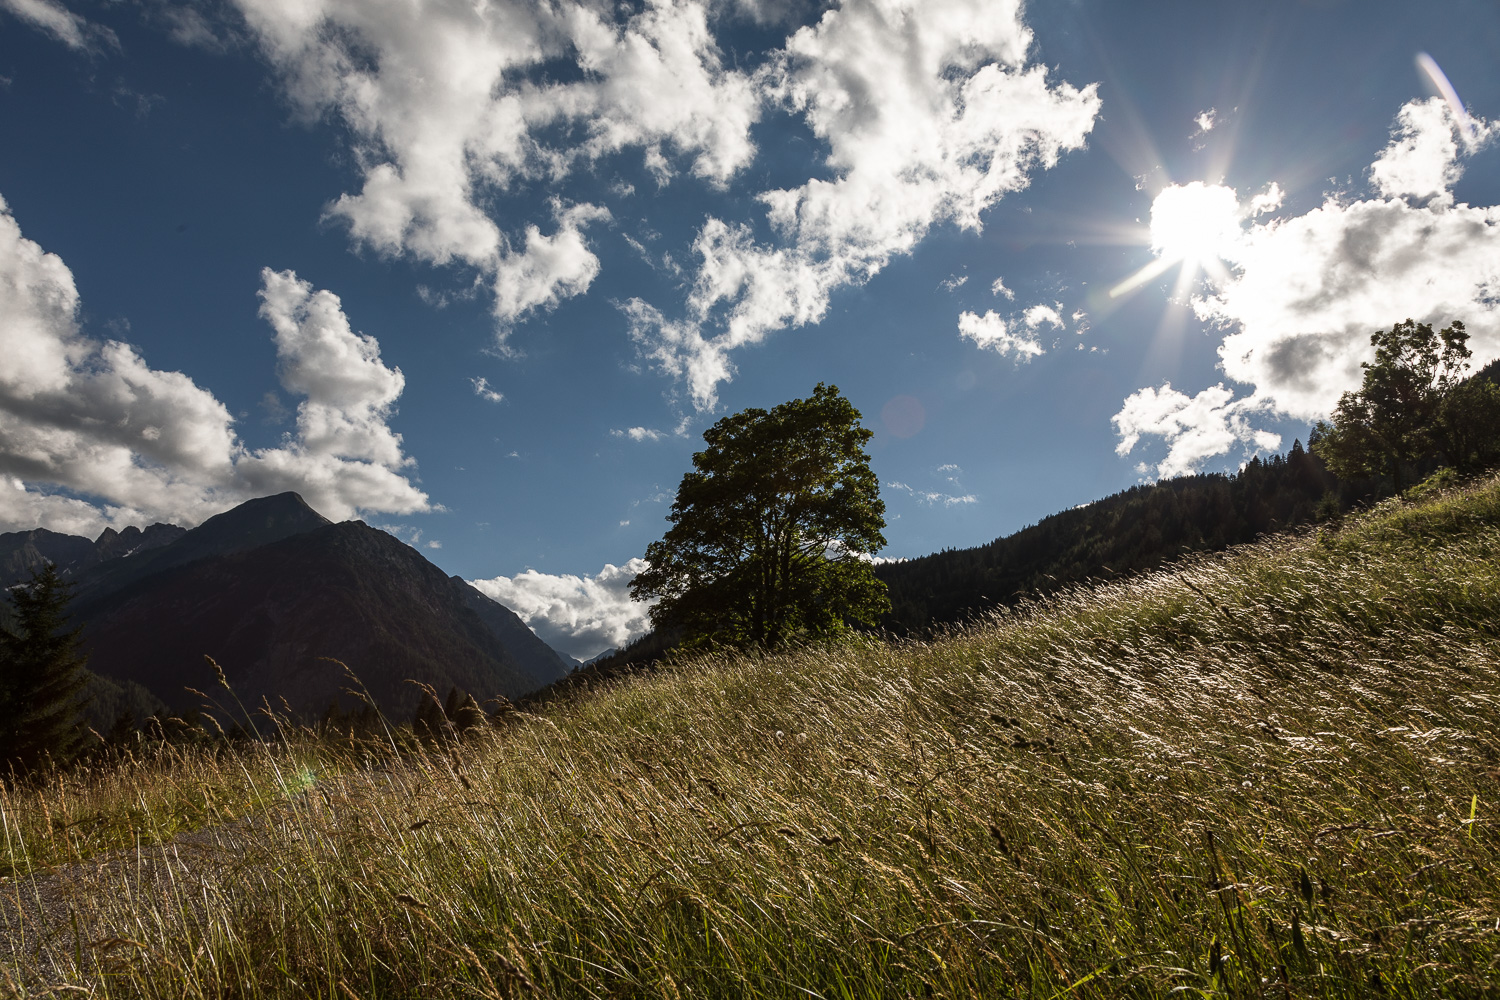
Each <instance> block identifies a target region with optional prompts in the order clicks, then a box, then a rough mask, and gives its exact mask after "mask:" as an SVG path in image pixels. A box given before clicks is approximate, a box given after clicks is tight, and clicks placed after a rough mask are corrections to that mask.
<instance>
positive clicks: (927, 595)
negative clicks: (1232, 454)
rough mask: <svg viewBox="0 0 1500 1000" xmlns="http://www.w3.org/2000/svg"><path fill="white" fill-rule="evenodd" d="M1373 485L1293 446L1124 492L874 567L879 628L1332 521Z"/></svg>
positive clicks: (930, 620) (933, 623)
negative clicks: (885, 597)
mask: <svg viewBox="0 0 1500 1000" xmlns="http://www.w3.org/2000/svg"><path fill="white" fill-rule="evenodd" d="M1378 486H1379V483H1378V482H1377V481H1376V480H1355V481H1345V480H1341V479H1339V478H1338V477H1337V476H1335V475H1334V474H1333V473H1332V472H1330V471H1329V470H1328V468H1327V466H1325V465H1324V463H1323V461H1322V459H1320V458H1318V456H1317V455H1315V454H1313V453H1312V452H1311V451H1309V450H1307V449H1305V448H1303V447H1302V442H1301V441H1297V442H1295V443H1294V444H1293V445H1292V448H1291V450H1290V451H1289V452H1288V453H1287V454H1286V455H1284V456H1283V455H1277V456H1274V457H1272V458H1268V459H1262V458H1260V457H1258V456H1257V457H1256V458H1253V459H1251V460H1250V462H1249V463H1248V464H1247V465H1246V466H1245V467H1244V468H1243V469H1242V470H1241V471H1240V472H1238V473H1235V474H1232V475H1223V474H1217V473H1215V474H1206V475H1194V476H1180V477H1178V478H1176V479H1166V480H1162V481H1160V482H1157V483H1151V484H1146V485H1141V486H1133V487H1131V488H1130V489H1128V490H1125V491H1123V492H1121V493H1116V494H1114V495H1113V496H1109V497H1105V498H1104V499H1102V500H1097V501H1095V502H1094V503H1090V504H1085V505H1083V506H1081V507H1077V508H1074V509H1072V510H1065V511H1062V512H1060V513H1057V514H1053V515H1051V516H1050V517H1046V518H1043V519H1042V520H1041V521H1039V522H1037V523H1036V524H1034V525H1031V526H1030V527H1027V528H1023V529H1022V530H1020V531H1018V532H1016V533H1015V534H1013V535H1007V536H1006V537H1004V538H997V539H995V540H994V541H993V542H990V543H989V544H987V545H980V546H976V547H974V548H971V549H945V550H944V551H942V552H935V553H933V554H932V555H929V556H923V557H921V558H919V559H911V560H907V561H905V562H899V563H886V564H884V565H882V566H880V567H879V568H878V569H877V570H876V574H877V575H878V576H879V577H880V579H881V580H883V581H884V582H885V584H886V586H887V588H889V591H890V598H891V611H890V613H889V614H888V615H887V616H886V618H885V620H884V621H883V623H882V624H883V625H884V627H885V628H886V629H887V630H889V631H890V632H892V633H894V634H896V635H911V634H921V633H925V632H927V631H929V630H931V629H932V628H934V627H937V626H942V625H946V624H951V623H954V622H961V621H964V620H965V619H968V618H971V617H973V616H974V615H975V614H978V613H981V612H983V611H985V610H987V609H990V608H993V607H995V606H996V605H1000V604H1013V603H1015V602H1016V601H1017V600H1019V599H1021V598H1022V597H1026V596H1031V595H1036V594H1045V593H1049V592H1053V591H1056V590H1058V589H1060V588H1062V587H1065V586H1068V585H1069V584H1074V583H1079V582H1082V581H1084V580H1087V579H1091V578H1098V577H1113V576H1118V575H1120V574H1128V573H1138V572H1141V571H1144V570H1150V569H1155V568H1156V567H1158V566H1160V565H1162V564H1163V563H1165V562H1167V561H1169V560H1171V559H1173V558H1175V557H1177V556H1179V555H1182V554H1183V553H1186V552H1213V551H1218V550H1220V549H1225V548H1228V547H1229V546H1231V545H1238V544H1240V543H1242V542H1249V541H1253V540H1255V539H1256V538H1257V537H1259V536H1260V535H1264V534H1268V533H1271V532H1276V531H1282V530H1285V529H1287V528H1292V527H1296V526H1298V525H1304V524H1311V523H1313V522H1315V521H1317V520H1319V519H1326V518H1330V517H1333V516H1336V515H1337V514H1338V512H1339V511H1341V510H1346V509H1348V508H1349V507H1350V506H1352V505H1355V504H1359V503H1362V502H1364V501H1366V500H1368V499H1370V498H1372V497H1373V496H1374V495H1375V491H1376V489H1377V488H1378Z"/></svg>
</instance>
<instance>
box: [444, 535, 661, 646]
mask: <svg viewBox="0 0 1500 1000" xmlns="http://www.w3.org/2000/svg"><path fill="white" fill-rule="evenodd" d="M646 566H647V563H646V560H644V559H639V558H637V559H631V560H630V561H629V562H627V563H625V565H623V566H615V565H613V564H611V563H605V565H604V568H603V569H602V570H600V571H599V572H598V573H596V574H595V575H593V576H573V575H569V574H563V575H554V574H550V573H538V572H537V571H536V570H530V569H528V570H526V571H525V572H522V573H517V574H516V575H515V576H512V577H508V576H497V577H493V578H491V579H488V580H473V581H471V582H472V583H473V584H474V586H475V587H476V588H478V589H479V590H480V591H481V592H482V593H484V594H485V595H487V596H489V597H491V598H493V599H495V600H496V601H499V602H500V603H501V604H503V605H505V606H506V607H508V608H510V609H511V610H512V611H514V612H515V613H516V614H517V615H519V616H520V617H521V620H522V621H524V622H525V623H526V624H527V625H530V626H531V628H532V630H533V631H535V632H536V634H537V635H539V636H540V637H541V638H542V641H543V642H545V643H547V644H548V645H549V646H551V647H552V648H554V649H557V650H561V651H562V652H564V653H567V654H568V655H569V656H572V657H575V658H577V659H580V660H587V659H591V658H593V657H595V656H597V655H599V654H600V653H602V652H604V651H605V650H607V649H609V648H610V647H612V646H624V645H625V644H626V643H629V642H632V641H633V640H635V639H638V638H640V637H641V636H643V635H645V634H646V633H647V632H649V631H650V630H651V621H650V618H649V617H648V615H649V612H650V608H651V605H650V604H642V603H640V602H637V601H633V600H631V598H630V581H631V580H633V579H635V577H636V575H637V574H638V573H640V572H642V571H643V570H645V569H646ZM653 603H654V602H653Z"/></svg>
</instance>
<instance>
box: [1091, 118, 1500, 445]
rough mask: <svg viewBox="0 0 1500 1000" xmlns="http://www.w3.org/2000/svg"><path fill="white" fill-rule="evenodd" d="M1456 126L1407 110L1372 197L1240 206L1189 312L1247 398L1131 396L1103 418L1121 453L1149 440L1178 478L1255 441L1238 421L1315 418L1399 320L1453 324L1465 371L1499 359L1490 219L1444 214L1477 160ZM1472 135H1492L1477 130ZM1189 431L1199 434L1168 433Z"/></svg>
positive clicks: (1456, 211)
mask: <svg viewBox="0 0 1500 1000" xmlns="http://www.w3.org/2000/svg"><path fill="white" fill-rule="evenodd" d="M1463 127H1464V123H1462V122H1460V121H1459V120H1458V119H1457V117H1456V116H1455V114H1454V112H1453V111H1452V109H1451V108H1450V107H1449V105H1448V104H1447V103H1446V102H1444V101H1443V100H1441V99H1433V100H1427V101H1413V102H1410V103H1408V104H1407V105H1406V106H1405V107H1403V108H1402V109H1401V113H1400V114H1399V115H1398V117H1397V120H1396V127H1395V129H1394V130H1393V133H1392V139H1391V142H1390V144H1389V145H1388V146H1387V147H1386V148H1385V149H1384V150H1382V151H1381V152H1380V154H1379V156H1378V157H1377V158H1376V160H1375V163H1374V166H1372V168H1371V183H1372V186H1373V188H1374V194H1373V196H1371V197H1366V198H1362V199H1349V198H1346V197H1339V196H1332V197H1329V198H1328V199H1327V200H1326V201H1325V202H1324V203H1323V204H1322V205H1321V206H1319V207H1318V208H1315V209H1313V210H1311V211H1309V212H1307V213H1305V214H1303V215H1299V216H1294V217H1291V218H1276V217H1274V216H1273V217H1271V218H1268V219H1267V220H1266V221H1254V218H1253V216H1254V215H1255V213H1257V212H1258V211H1261V212H1264V211H1266V206H1267V205H1268V204H1269V203H1270V202H1268V201H1266V200H1264V199H1266V198H1269V199H1271V201H1274V202H1275V203H1278V204H1279V201H1280V190H1279V188H1275V187H1274V186H1273V188H1272V189H1271V190H1270V191H1268V192H1267V195H1265V196H1262V199H1263V200H1260V201H1257V200H1256V199H1251V200H1250V202H1249V203H1248V204H1247V205H1245V206H1242V207H1241V208H1240V209H1239V212H1240V218H1241V219H1242V222H1241V223H1240V225H1239V227H1238V228H1237V229H1236V231H1235V233H1234V234H1233V238H1232V239H1225V240H1224V241H1223V242H1222V243H1220V244H1219V246H1218V247H1217V248H1216V251H1217V253H1218V254H1220V255H1221V256H1223V257H1224V258H1225V259H1226V260H1227V261H1228V262H1229V264H1230V265H1231V269H1230V270H1229V271H1228V272H1226V273H1224V274H1223V275H1222V276H1221V277H1219V278H1218V279H1217V280H1216V281H1214V282H1213V283H1211V285H1210V286H1209V287H1208V288H1207V289H1206V290H1205V292H1204V293H1203V294H1201V295H1199V296H1197V297H1195V298H1194V299H1193V302H1192V304H1193V308H1194V309H1195V311H1196V312H1197V314H1198V316H1200V317H1201V318H1202V319H1204V320H1207V321H1209V322H1211V323H1213V324H1215V325H1216V326H1218V327H1219V328H1220V329H1222V330H1223V331H1224V339H1223V342H1222V343H1221V344H1220V347H1219V358H1220V368H1221V369H1222V370H1223V372H1224V374H1225V375H1226V376H1228V378H1229V379H1231V380H1233V381H1234V382H1238V383H1241V384H1243V385H1245V386H1248V387H1249V390H1250V391H1249V394H1248V395H1246V396H1244V397H1242V398H1241V399H1240V400H1238V401H1234V402H1230V401H1229V397H1228V396H1224V397H1223V398H1222V399H1221V398H1220V389H1222V387H1219V389H1210V390H1205V391H1204V393H1200V394H1199V396H1198V397H1194V398H1195V400H1198V401H1199V402H1197V403H1195V405H1194V406H1193V407H1188V406H1186V405H1185V404H1184V403H1183V400H1186V399H1187V398H1188V397H1186V396H1184V395H1183V394H1181V393H1179V392H1176V391H1175V390H1172V389H1170V387H1169V386H1163V387H1162V388H1161V389H1160V390H1142V392H1139V393H1136V394H1134V395H1133V396H1131V397H1130V399H1128V400H1127V401H1126V404H1125V408H1124V409H1122V410H1121V412H1120V414H1119V415H1117V416H1116V418H1115V419H1116V426H1117V429H1118V430H1119V432H1120V434H1121V441H1120V445H1121V449H1120V450H1121V453H1122V454H1124V453H1126V452H1128V451H1130V449H1131V447H1133V446H1134V445H1135V443H1136V442H1137V441H1138V440H1139V437H1140V435H1142V434H1157V435H1160V436H1162V437H1163V438H1164V439H1165V440H1166V441H1167V442H1168V444H1169V446H1170V448H1171V449H1172V452H1173V453H1174V454H1175V455H1177V457H1176V458H1173V457H1171V456H1169V457H1168V459H1167V461H1166V463H1164V465H1165V466H1166V467H1167V468H1170V469H1173V470H1177V471H1186V470H1187V469H1190V468H1193V467H1195V463H1197V462H1201V461H1203V460H1206V459H1207V458H1209V457H1212V456H1213V455H1215V454H1221V453H1222V452H1223V450H1224V449H1227V448H1228V447H1230V446H1232V445H1233V443H1234V442H1236V441H1239V442H1246V443H1253V442H1254V438H1253V436H1247V435H1250V432H1249V431H1248V429H1245V428H1243V427H1241V426H1240V425H1239V424H1237V423H1236V422H1235V421H1236V420H1237V419H1242V418H1246V417H1248V416H1249V415H1251V414H1254V413H1265V414H1268V415H1277V416H1285V417H1292V418H1296V419H1302V420H1310V419H1314V418H1317V417H1321V416H1324V415H1326V414H1327V413H1329V412H1330V411H1331V410H1332V408H1333V407H1334V405H1335V404H1336V403H1337V401H1338V398H1339V396H1340V395H1341V394H1342V393H1343V392H1345V391H1348V390H1350V389H1354V388H1357V387H1358V386H1359V384H1360V378H1361V370H1360V364H1361V362H1364V361H1368V360H1370V357H1371V347H1370V335H1371V334H1372V333H1373V332H1375V331H1376V330H1380V329H1389V327H1390V326H1391V324H1393V323H1397V322H1400V321H1402V320H1405V319H1408V318H1410V319H1415V320H1417V321H1418V322H1426V323H1433V324H1436V325H1446V324H1447V323H1449V322H1451V321H1452V320H1455V319H1461V320H1463V322H1464V323H1465V325H1466V326H1467V328H1468V330H1469V333H1470V338H1471V339H1470V341H1469V346H1470V347H1471V349H1472V350H1473V351H1474V358H1473V362H1474V365H1475V367H1478V366H1480V365H1483V364H1485V363H1487V362H1489V361H1491V360H1494V359H1495V358H1497V357H1500V208H1497V207H1495V206H1488V207H1486V206H1471V205H1467V204H1462V203H1455V201H1454V197H1453V193H1452V189H1451V185H1452V184H1453V183H1454V182H1455V181H1456V180H1457V179H1458V178H1459V177H1460V176H1461V174H1462V168H1463V166H1464V162H1463V157H1464V156H1465V155H1468V154H1469V153H1470V152H1472V151H1474V150H1476V149H1477V148H1478V146H1477V145H1470V144H1467V143H1465V142H1463V141H1462V137H1463V135H1464V132H1463V131H1462V129H1463ZM1473 128H1474V130H1475V134H1476V135H1479V136H1484V137H1492V136H1493V134H1494V132H1493V126H1490V125H1488V124H1486V123H1485V122H1483V121H1479V120H1477V119H1476V120H1474V124H1473ZM1223 190H1224V192H1225V193H1226V194H1227V196H1228V197H1229V198H1231V199H1232V198H1235V197H1236V196H1235V194H1234V192H1232V191H1229V190H1228V189H1223ZM1164 193H1165V192H1164ZM1267 214H1269V213H1267ZM1222 391H1223V392H1228V390H1222ZM1173 414H1175V416H1174V415H1173ZM1156 416H1160V419H1159V420H1157V419H1155V417H1156ZM1200 420H1201V421H1202V424H1201V429H1202V433H1201V434H1199V433H1197V432H1192V433H1191V434H1190V433H1189V432H1187V431H1174V430H1173V428H1175V427H1178V426H1186V425H1188V424H1191V425H1192V426H1194V427H1198V426H1200V425H1199V424H1198V423H1196V422H1195V421H1200ZM1137 431H1138V432H1137ZM1174 435H1176V436H1174ZM1209 442H1218V443H1219V444H1222V445H1223V448H1220V449H1219V450H1218V451H1215V450H1213V448H1211V447H1210V446H1209ZM1179 445H1180V447H1179ZM1163 474H1167V473H1165V472H1164V473H1163Z"/></svg>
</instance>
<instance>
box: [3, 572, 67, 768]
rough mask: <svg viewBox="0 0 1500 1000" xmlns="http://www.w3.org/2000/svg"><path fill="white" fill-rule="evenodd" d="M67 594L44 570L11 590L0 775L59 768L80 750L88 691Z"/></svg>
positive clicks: (54, 575) (5, 639) (5, 637)
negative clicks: (85, 691) (84, 693)
mask: <svg viewBox="0 0 1500 1000" xmlns="http://www.w3.org/2000/svg"><path fill="white" fill-rule="evenodd" d="M71 597H72V586H71V585H70V584H68V583H65V582H64V581H63V580H62V578H61V577H59V576H58V575H57V570H56V569H54V568H53V567H52V566H51V565H50V564H49V565H48V566H47V567H46V568H45V569H42V570H36V571H33V572H32V575H31V580H30V582H29V583H26V584H23V585H21V586H18V587H15V588H14V589H12V590H11V592H10V601H11V605H12V608H13V610H14V615H15V632H14V633H13V634H12V633H9V632H0V770H4V771H10V772H12V773H15V774H30V773H33V772H35V771H37V770H39V769H41V768H43V767H45V766H47V765H48V764H49V763H50V764H54V765H64V764H67V763H69V762H70V761H72V760H73V758H75V757H76V756H78V753H79V751H80V750H81V749H82V748H83V746H84V744H85V742H86V740H85V736H84V734H85V730H84V729H83V725H82V720H81V714H82V710H83V704H82V700H81V698H80V697H79V696H80V694H81V693H82V691H83V688H84V685H85V684H86V683H87V674H86V673H85V671H84V669H83V668H84V663H85V661H86V659H87V658H86V657H85V656H84V655H83V654H82V653H80V652H79V645H80V642H79V632H80V631H81V629H79V628H72V627H69V625H68V610H67V609H68V601H69V600H70V599H71Z"/></svg>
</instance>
